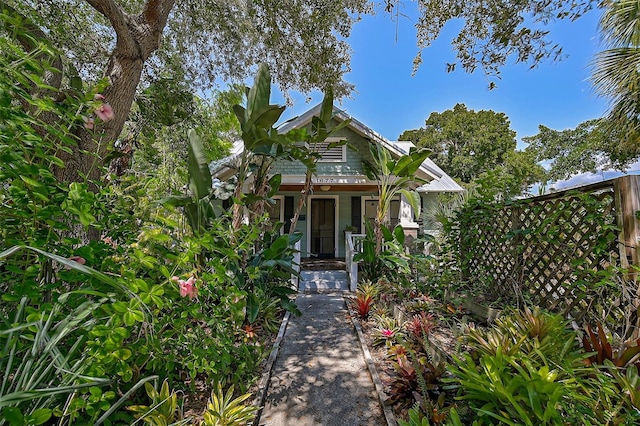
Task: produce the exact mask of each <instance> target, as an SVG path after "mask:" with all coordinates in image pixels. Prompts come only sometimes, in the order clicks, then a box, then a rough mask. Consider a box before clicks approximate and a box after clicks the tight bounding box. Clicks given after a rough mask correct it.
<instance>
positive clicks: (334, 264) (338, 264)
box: [300, 257, 347, 271]
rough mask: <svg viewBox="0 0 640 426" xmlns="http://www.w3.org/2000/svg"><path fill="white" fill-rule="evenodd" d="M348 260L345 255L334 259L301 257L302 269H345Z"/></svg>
mask: <svg viewBox="0 0 640 426" xmlns="http://www.w3.org/2000/svg"><path fill="white" fill-rule="evenodd" d="M346 265H347V264H346V261H345V258H344V257H336V258H333V259H319V258H316V257H303V258H302V259H300V269H301V270H302V271H345V270H346V268H347V266H346Z"/></svg>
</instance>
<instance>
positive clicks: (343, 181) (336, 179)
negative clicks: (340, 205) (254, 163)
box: [280, 175, 377, 187]
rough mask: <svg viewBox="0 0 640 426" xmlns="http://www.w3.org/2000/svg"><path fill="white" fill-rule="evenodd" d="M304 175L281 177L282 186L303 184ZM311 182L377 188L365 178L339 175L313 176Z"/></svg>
mask: <svg viewBox="0 0 640 426" xmlns="http://www.w3.org/2000/svg"><path fill="white" fill-rule="evenodd" d="M304 182H305V176H304V175H282V182H280V186H282V185H297V184H304ZM311 182H313V184H314V185H371V186H376V187H377V182H376V181H372V180H369V179H367V177H366V176H362V175H354V176H339V175H321V176H313V177H312V178H311Z"/></svg>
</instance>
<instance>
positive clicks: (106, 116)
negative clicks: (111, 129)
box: [96, 103, 114, 121]
mask: <svg viewBox="0 0 640 426" xmlns="http://www.w3.org/2000/svg"><path fill="white" fill-rule="evenodd" d="M96 115H97V116H98V118H99V119H100V120H102V121H109V120H113V117H114V114H113V108H111V105H109V104H107V103H103V104H102V105H100V106H99V107H98V108H96Z"/></svg>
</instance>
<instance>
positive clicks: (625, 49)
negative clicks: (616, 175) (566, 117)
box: [591, 0, 640, 162]
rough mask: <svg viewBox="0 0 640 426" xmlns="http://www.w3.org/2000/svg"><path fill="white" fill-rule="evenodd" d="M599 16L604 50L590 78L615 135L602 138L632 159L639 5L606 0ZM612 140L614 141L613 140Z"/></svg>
mask: <svg viewBox="0 0 640 426" xmlns="http://www.w3.org/2000/svg"><path fill="white" fill-rule="evenodd" d="M603 7H604V12H603V14H602V17H601V19H600V32H601V34H602V39H603V42H604V47H605V50H603V51H601V52H599V53H597V54H596V56H595V59H594V61H593V63H592V66H591V68H592V75H591V81H592V83H593V86H594V88H595V91H596V93H597V94H598V95H600V96H602V97H604V98H606V99H607V100H608V101H609V104H610V110H609V113H608V121H607V122H605V125H607V127H608V130H609V131H610V132H612V133H613V134H614V135H616V136H618V137H616V138H611V139H609V140H608V141H605V143H607V142H609V143H607V145H609V149H610V150H612V151H614V152H616V151H617V152H619V153H621V154H622V157H623V158H624V159H626V160H627V162H631V161H632V160H633V159H635V158H637V157H638V155H640V142H639V139H638V137H639V133H638V130H639V124H640V121H639V120H640V104H639V103H638V99H637V87H638V83H639V82H640V81H639V77H638V73H637V69H638V64H639V62H638V51H639V50H640V43H639V42H638V35H639V30H638V24H639V22H640V21H639V20H638V5H637V4H636V3H634V2H632V1H629V0H622V1H607V2H605V3H603ZM612 142H613V143H612Z"/></svg>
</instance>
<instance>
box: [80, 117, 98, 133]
mask: <svg viewBox="0 0 640 426" xmlns="http://www.w3.org/2000/svg"><path fill="white" fill-rule="evenodd" d="M82 121H84V127H85V129H87V130H93V125H94V124H95V120H94V119H93V117H84V116H83V117H82Z"/></svg>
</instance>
